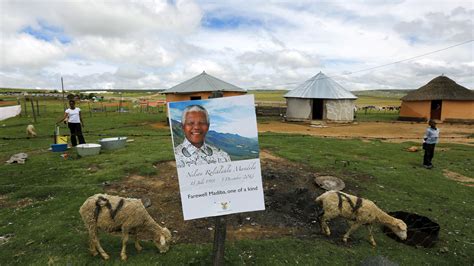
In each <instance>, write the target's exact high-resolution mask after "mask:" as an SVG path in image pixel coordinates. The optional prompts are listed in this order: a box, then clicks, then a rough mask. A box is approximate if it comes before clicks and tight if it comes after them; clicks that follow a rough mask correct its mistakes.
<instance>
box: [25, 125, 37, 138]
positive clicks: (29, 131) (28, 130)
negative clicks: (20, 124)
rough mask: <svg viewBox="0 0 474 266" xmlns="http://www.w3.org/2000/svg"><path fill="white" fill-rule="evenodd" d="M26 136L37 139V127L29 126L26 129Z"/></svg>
mask: <svg viewBox="0 0 474 266" xmlns="http://www.w3.org/2000/svg"><path fill="white" fill-rule="evenodd" d="M26 134H27V135H28V137H36V132H35V126H33V125H28V126H27V127H26Z"/></svg>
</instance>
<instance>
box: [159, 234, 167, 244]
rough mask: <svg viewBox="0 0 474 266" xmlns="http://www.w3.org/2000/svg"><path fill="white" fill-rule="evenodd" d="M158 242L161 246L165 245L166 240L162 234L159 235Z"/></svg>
mask: <svg viewBox="0 0 474 266" xmlns="http://www.w3.org/2000/svg"><path fill="white" fill-rule="evenodd" d="M160 244H161V245H162V246H164V245H166V240H165V237H164V236H160Z"/></svg>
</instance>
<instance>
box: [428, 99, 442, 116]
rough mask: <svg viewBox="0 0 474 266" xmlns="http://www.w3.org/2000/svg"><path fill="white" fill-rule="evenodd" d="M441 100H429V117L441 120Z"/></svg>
mask: <svg viewBox="0 0 474 266" xmlns="http://www.w3.org/2000/svg"><path fill="white" fill-rule="evenodd" d="M442 104H443V101H441V100H434V101H431V116H430V118H431V119H436V120H441V107H442V106H443V105H442Z"/></svg>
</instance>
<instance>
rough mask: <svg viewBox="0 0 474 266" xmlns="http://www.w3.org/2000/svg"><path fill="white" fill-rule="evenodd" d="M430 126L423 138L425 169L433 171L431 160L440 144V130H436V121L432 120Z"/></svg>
mask: <svg viewBox="0 0 474 266" xmlns="http://www.w3.org/2000/svg"><path fill="white" fill-rule="evenodd" d="M428 125H429V127H428V128H427V129H426V132H425V136H424V137H423V149H424V150H425V155H424V157H423V167H425V168H426V169H431V168H433V164H432V163H431V160H432V159H433V156H434V150H435V146H436V144H437V143H438V138H439V129H438V128H436V122H435V121H434V120H430V121H429V122H428Z"/></svg>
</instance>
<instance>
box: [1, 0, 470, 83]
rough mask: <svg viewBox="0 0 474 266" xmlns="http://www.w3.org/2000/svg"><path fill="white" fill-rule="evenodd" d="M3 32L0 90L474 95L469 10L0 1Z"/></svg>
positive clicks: (450, 1)
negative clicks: (202, 81)
mask: <svg viewBox="0 0 474 266" xmlns="http://www.w3.org/2000/svg"><path fill="white" fill-rule="evenodd" d="M0 26H1V35H0V46H1V51H0V87H14V88H20V87H21V88H51V89H58V88H60V77H61V76H63V77H64V80H65V86H66V88H67V89H94V90H100V89H167V88H169V87H171V86H173V85H176V84H177V83H180V82H182V81H184V80H186V79H189V78H191V77H193V76H195V75H198V74H200V73H201V72H202V71H203V70H205V71H206V72H207V73H209V74H211V75H214V76H216V77H218V78H220V79H223V80H225V81H227V82H230V83H233V84H235V85H237V86H240V87H242V88H245V89H292V88H294V87H295V86H296V85H298V84H299V83H302V82H304V81H305V80H307V79H309V78H310V77H312V76H314V75H316V74H317V73H318V72H319V71H322V72H324V73H325V74H326V75H328V76H331V77H333V78H334V79H335V80H336V81H337V82H339V83H340V84H341V85H343V86H344V87H346V88H347V89H350V90H362V89H416V88H418V87H420V86H422V85H423V84H425V83H426V82H428V81H429V80H431V79H432V78H434V77H436V76H438V75H441V74H445V75H447V76H449V77H451V78H452V79H454V80H455V81H456V82H458V83H459V84H461V85H463V86H466V87H468V88H471V89H474V60H473V57H474V42H472V40H473V39H474V2H473V1H471V0H469V1H457V0H441V1H440V0H421V1H419V0H405V1H403V0H392V1H384V0H366V1H345V0H344V1H343V0H336V1H314V0H311V1H304V0H303V1H286V2H284V1H268V0H261V1H260V0H254V1H241V0H235V1H234V0H231V1H218V0H214V1H200V0H189V1H187V0H175V1H173V0H168V1H166V0H107V1H101V0H29V1H27V0H0ZM469 41H471V42H469ZM465 42H468V43H466V44H463V45H460V46H457V47H454V48H451V49H448V50H444V51H441V52H438V53H433V54H430V55H427V56H424V57H420V58H417V59H415V60H410V61H404V62H402V63H399V64H394V65H390V66H387V67H383V68H377V69H374V70H371V71H359V70H364V69H369V68H373V67H377V66H380V65H384V64H388V63H392V62H396V61H400V60H404V59H407V58H411V57H415V56H418V55H422V54H426V53H430V52H432V51H436V50H440V49H443V48H446V47H450V46H453V45H456V44H460V43H465ZM354 72H355V73H354Z"/></svg>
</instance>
